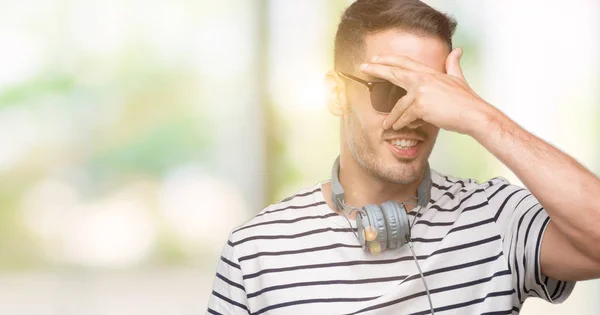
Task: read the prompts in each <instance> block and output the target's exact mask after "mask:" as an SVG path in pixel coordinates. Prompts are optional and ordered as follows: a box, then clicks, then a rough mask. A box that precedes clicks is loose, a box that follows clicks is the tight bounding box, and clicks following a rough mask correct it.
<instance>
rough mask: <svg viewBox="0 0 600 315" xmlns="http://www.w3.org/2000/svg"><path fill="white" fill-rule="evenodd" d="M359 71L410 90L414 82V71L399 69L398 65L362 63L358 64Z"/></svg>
mask: <svg viewBox="0 0 600 315" xmlns="http://www.w3.org/2000/svg"><path fill="white" fill-rule="evenodd" d="M360 71H361V72H363V73H365V74H368V75H371V76H374V77H377V78H381V79H383V80H386V81H389V82H391V83H392V84H395V85H397V86H400V87H402V88H404V89H405V90H410V89H411V88H412V87H413V86H414V85H415V83H416V78H415V72H412V71H409V70H404V69H400V68H398V67H390V66H386V65H380V64H374V63H363V64H362V65H361V66H360Z"/></svg>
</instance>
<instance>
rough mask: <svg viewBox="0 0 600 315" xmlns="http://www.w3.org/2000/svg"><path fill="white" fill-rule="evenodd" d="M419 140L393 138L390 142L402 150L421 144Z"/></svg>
mask: <svg viewBox="0 0 600 315" xmlns="http://www.w3.org/2000/svg"><path fill="white" fill-rule="evenodd" d="M419 142H420V141H419V140H415V139H411V140H406V139H392V140H390V143H391V144H393V145H394V146H395V147H396V148H398V149H400V150H410V149H412V148H414V147H416V146H417V145H418V144H419Z"/></svg>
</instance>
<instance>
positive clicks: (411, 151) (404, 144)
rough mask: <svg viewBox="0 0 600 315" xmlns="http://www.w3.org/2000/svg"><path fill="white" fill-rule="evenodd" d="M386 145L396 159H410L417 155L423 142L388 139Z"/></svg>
mask: <svg viewBox="0 0 600 315" xmlns="http://www.w3.org/2000/svg"><path fill="white" fill-rule="evenodd" d="M386 143H387V145H388V148H389V149H390V151H392V153H393V154H394V155H395V156H396V157H397V158H400V159H412V158H415V157H416V156H417V155H419V151H420V148H421V144H422V143H423V141H421V140H417V139H390V140H387V141H386Z"/></svg>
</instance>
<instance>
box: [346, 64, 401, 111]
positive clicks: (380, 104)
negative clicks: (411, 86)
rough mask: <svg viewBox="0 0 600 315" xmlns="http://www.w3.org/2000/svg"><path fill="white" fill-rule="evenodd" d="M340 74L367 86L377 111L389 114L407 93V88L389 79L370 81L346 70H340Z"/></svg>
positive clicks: (372, 103)
mask: <svg viewBox="0 0 600 315" xmlns="http://www.w3.org/2000/svg"><path fill="white" fill-rule="evenodd" d="M338 74H339V75H340V76H342V77H344V78H346V79H350V80H352V81H355V82H358V83H360V84H362V85H364V86H366V87H367V89H368V90H369V93H370V94H371V106H373V109H374V110H375V111H377V112H379V113H382V114H389V113H390V112H391V111H392V109H393V108H394V106H395V105H396V103H397V102H398V100H400V99H401V98H402V97H403V96H404V95H406V93H407V92H406V90H405V89H403V88H401V87H399V86H397V85H394V84H392V83H390V82H388V81H373V82H369V81H365V80H363V79H361V78H357V77H355V76H353V75H350V74H347V73H344V72H338Z"/></svg>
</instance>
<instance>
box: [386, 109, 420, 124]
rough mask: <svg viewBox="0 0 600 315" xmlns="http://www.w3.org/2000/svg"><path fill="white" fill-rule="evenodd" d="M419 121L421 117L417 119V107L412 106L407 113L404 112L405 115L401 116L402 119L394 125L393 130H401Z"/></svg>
mask: <svg viewBox="0 0 600 315" xmlns="http://www.w3.org/2000/svg"><path fill="white" fill-rule="evenodd" d="M417 119H419V117H417V114H416V111H415V107H414V106H410V107H409V108H408V109H407V110H406V111H404V113H402V116H400V118H399V119H398V120H397V121H396V122H395V123H394V125H393V126H392V129H394V130H400V129H402V128H404V127H406V126H408V125H409V124H410V123H412V122H413V121H415V120H417Z"/></svg>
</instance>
